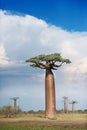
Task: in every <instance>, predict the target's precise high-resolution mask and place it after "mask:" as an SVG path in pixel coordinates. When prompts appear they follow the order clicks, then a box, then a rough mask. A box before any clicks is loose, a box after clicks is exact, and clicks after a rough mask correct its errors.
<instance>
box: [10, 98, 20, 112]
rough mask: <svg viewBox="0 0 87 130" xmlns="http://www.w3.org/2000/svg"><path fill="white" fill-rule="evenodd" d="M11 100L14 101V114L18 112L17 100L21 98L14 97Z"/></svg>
mask: <svg viewBox="0 0 87 130" xmlns="http://www.w3.org/2000/svg"><path fill="white" fill-rule="evenodd" d="M10 99H12V100H13V101H14V112H16V110H17V103H16V102H17V100H18V99H19V97H13V98H10Z"/></svg>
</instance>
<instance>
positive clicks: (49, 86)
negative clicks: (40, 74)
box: [45, 70, 56, 119]
mask: <svg viewBox="0 0 87 130" xmlns="http://www.w3.org/2000/svg"><path fill="white" fill-rule="evenodd" d="M45 103H46V105H45V106H46V113H45V114H46V118H49V119H55V118H56V101H55V83H54V75H53V73H52V71H51V70H46V76H45Z"/></svg>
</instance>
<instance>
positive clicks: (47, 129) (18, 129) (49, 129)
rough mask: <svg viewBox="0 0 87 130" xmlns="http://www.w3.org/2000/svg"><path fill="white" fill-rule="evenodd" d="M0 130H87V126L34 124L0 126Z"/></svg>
mask: <svg viewBox="0 0 87 130" xmlns="http://www.w3.org/2000/svg"><path fill="white" fill-rule="evenodd" d="M0 130H87V128H53V127H44V126H40V127H35V126H29V127H28V126H23V127H21V126H17V127H16V126H0Z"/></svg>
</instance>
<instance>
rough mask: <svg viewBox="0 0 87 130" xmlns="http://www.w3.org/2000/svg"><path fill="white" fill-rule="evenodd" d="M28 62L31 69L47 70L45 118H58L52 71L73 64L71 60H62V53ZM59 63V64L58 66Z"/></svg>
mask: <svg viewBox="0 0 87 130" xmlns="http://www.w3.org/2000/svg"><path fill="white" fill-rule="evenodd" d="M26 62H31V63H32V64H30V66H31V67H38V68H41V69H45V70H46V73H45V116H46V118H49V119H54V118H56V100H55V81H54V74H53V72H52V70H57V68H58V67H61V66H62V64H63V63H66V64H67V63H71V61H70V60H69V59H65V58H62V57H61V55H60V53H54V54H49V55H38V56H36V57H32V58H30V59H28V60H26ZM56 62H58V64H56Z"/></svg>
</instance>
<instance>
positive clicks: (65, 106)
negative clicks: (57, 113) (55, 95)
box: [63, 96, 68, 113]
mask: <svg viewBox="0 0 87 130" xmlns="http://www.w3.org/2000/svg"><path fill="white" fill-rule="evenodd" d="M63 98H64V113H67V112H68V97H66V96H64V97H63Z"/></svg>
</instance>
